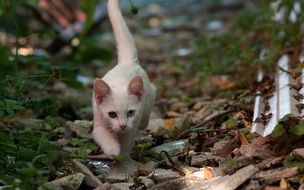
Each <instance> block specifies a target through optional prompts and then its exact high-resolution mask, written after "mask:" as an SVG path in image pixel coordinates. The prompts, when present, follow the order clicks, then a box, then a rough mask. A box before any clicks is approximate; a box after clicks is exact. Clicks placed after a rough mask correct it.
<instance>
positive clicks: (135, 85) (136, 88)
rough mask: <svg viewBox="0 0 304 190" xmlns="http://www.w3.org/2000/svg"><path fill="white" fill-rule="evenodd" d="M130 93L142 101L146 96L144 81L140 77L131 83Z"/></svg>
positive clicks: (129, 86)
mask: <svg viewBox="0 0 304 190" xmlns="http://www.w3.org/2000/svg"><path fill="white" fill-rule="evenodd" d="M128 92H129V93H130V94H133V95H135V96H137V97H138V99H139V100H141V98H142V97H143V95H144V81H143V79H142V78H141V77H140V76H136V77H134V78H133V79H132V80H131V81H130V83H129V85H128Z"/></svg>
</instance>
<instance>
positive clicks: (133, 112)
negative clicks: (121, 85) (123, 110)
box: [127, 110, 135, 117]
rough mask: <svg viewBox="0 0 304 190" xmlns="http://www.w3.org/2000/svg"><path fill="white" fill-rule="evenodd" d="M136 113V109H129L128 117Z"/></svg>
mask: <svg viewBox="0 0 304 190" xmlns="http://www.w3.org/2000/svg"><path fill="white" fill-rule="evenodd" d="M134 114H135V110H129V111H128V112H127V117H132V116H133V115H134Z"/></svg>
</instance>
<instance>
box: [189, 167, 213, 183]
mask: <svg viewBox="0 0 304 190" xmlns="http://www.w3.org/2000/svg"><path fill="white" fill-rule="evenodd" d="M213 173H214V172H213V168H212V167H204V168H202V169H201V170H200V171H196V172H194V173H193V174H192V175H191V176H193V177H197V178H199V179H204V180H209V179H212V178H214V174H213Z"/></svg>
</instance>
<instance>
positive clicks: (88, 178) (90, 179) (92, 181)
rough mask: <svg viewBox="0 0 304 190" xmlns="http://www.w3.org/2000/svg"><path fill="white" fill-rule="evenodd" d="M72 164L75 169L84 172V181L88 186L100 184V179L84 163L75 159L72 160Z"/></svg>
mask: <svg viewBox="0 0 304 190" xmlns="http://www.w3.org/2000/svg"><path fill="white" fill-rule="evenodd" d="M72 163H73V166H74V168H75V170H76V171H78V172H81V173H83V174H85V179H84V180H85V183H86V184H87V185H88V186H90V187H98V186H100V185H102V183H101V181H100V180H99V179H98V178H97V177H96V176H95V175H94V174H93V173H92V172H91V170H90V169H89V168H87V167H86V166H85V165H84V164H82V163H81V162H79V161H77V160H76V159H73V160H72Z"/></svg>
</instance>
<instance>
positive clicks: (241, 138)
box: [239, 133, 249, 145]
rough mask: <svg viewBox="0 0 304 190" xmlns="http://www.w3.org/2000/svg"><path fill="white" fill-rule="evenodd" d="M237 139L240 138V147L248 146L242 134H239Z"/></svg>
mask: <svg viewBox="0 0 304 190" xmlns="http://www.w3.org/2000/svg"><path fill="white" fill-rule="evenodd" d="M239 138H240V141H241V144H242V145H248V144H249V143H248V141H247V139H246V137H245V135H244V134H243V133H239Z"/></svg>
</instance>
